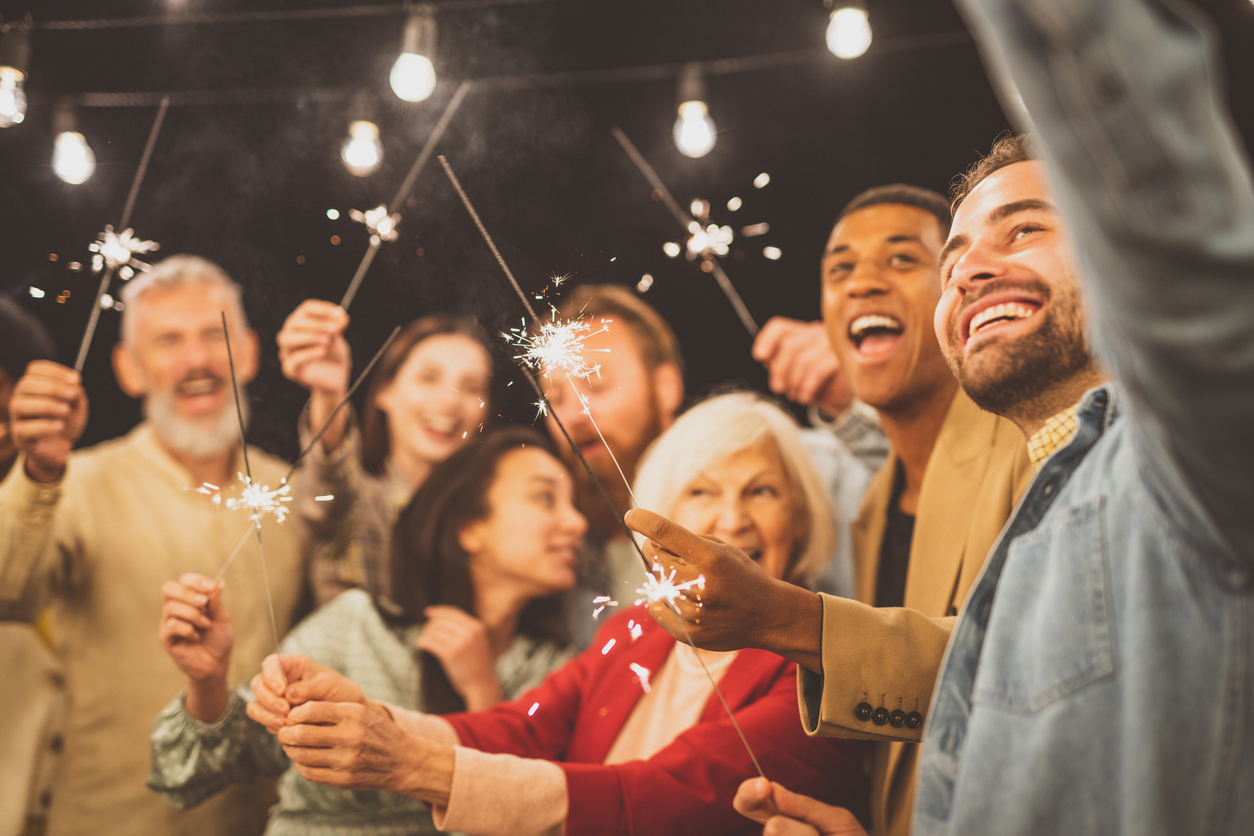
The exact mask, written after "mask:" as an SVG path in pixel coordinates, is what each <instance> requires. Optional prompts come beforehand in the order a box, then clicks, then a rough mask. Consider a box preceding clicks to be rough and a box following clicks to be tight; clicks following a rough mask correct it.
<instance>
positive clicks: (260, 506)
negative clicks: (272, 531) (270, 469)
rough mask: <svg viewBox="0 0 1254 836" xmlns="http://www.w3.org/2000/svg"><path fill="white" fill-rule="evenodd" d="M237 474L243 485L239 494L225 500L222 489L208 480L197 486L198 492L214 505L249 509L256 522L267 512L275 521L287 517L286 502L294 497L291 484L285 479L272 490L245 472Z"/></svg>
mask: <svg viewBox="0 0 1254 836" xmlns="http://www.w3.org/2000/svg"><path fill="white" fill-rule="evenodd" d="M236 475H237V476H238V477H239V481H240V484H242V485H243V488H242V489H241V490H240V495H239V496H233V497H228V498H227V499H225V500H224V499H223V498H222V489H221V488H219V487H218V486H217V485H211V484H209V483H208V482H204V483H202V484H201V486H200V487H199V488H196V493H199V494H204V495H205V496H207V497H209V500H210V501H211V502H213V504H214V505H225V506H226V507H227V508H228V509H229V510H231V511H241V510H242V511H247V512H248V516H249V517H250V518H251V519H252V520H253V521H255V522H261V519H262V517H264V516H266V515H267V514H273V515H274V521H275V522H279V523H281V522H283V521H284V520H285V519H287V515H288V513H289V512H288V508H287V505H285V504H284V503H286V502H291V501H292V498H291V497H290V496H288V493H289V492H290V491H291V489H292V486H291V485H289V484H287V482H286V481H284V482H283V483H282V484H281V485H280V486H279V487H278V488H276V489H275V490H270V486H269V485H256V484H253V480H252V478H251V477H249V476H246V475H244V474H243V473H239V474H236Z"/></svg>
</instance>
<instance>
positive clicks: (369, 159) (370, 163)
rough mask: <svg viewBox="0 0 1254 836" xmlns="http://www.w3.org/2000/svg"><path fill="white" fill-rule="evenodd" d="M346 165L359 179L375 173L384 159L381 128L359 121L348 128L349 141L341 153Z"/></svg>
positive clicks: (372, 123) (371, 123)
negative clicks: (380, 138)
mask: <svg viewBox="0 0 1254 836" xmlns="http://www.w3.org/2000/svg"><path fill="white" fill-rule="evenodd" d="M340 156H341V157H342V158H343V160H344V165H346V166H347V167H348V170H349V171H350V172H351V173H353V174H355V175H357V176H358V177H365V176H366V175H367V174H369V173H370V172H372V171H374V170H375V168H376V167H377V166H378V165H379V161H380V160H381V159H383V146H382V145H380V144H379V126H378V125H376V124H375V123H374V122H367V121H365V120H359V121H357V122H354V123H353V124H351V125H349V126H348V141H346V142H345V143H344V150H343V151H341V152H340Z"/></svg>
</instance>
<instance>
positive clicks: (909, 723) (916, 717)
mask: <svg viewBox="0 0 1254 836" xmlns="http://www.w3.org/2000/svg"><path fill="white" fill-rule="evenodd" d="M921 725H923V715H922V714H920V713H919V712H917V711H911V712H910V713H909V714H907V715H906V728H908V729H917V728H918V727H919V726H921Z"/></svg>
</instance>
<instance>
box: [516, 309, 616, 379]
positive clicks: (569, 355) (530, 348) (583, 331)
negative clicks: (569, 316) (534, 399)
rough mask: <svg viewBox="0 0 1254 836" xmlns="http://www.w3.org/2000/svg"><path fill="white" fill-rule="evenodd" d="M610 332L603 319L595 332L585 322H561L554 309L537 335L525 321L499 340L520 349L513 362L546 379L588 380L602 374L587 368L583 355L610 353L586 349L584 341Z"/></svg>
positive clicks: (599, 369)
mask: <svg viewBox="0 0 1254 836" xmlns="http://www.w3.org/2000/svg"><path fill="white" fill-rule="evenodd" d="M609 330H610V329H609V322H608V321H607V320H604V319H602V320H601V327H600V328H597V329H596V330H595V331H594V330H593V325H592V322H590V321H589V320H586V319H574V320H570V321H569V322H563V321H562V320H561V319H560V318H559V317H558V315H557V308H553V309H552V313H551V314H550V316H549V319H548V320H546V321H545V322H543V323H541V324H540V328H539V330H538V331H537V332H535V333H532V332H531V331H529V330H528V329H527V323H526V322H525V321H524V322H523V327H521V328H511V329H510V330H509V331H503V332H502V333H501V336H502V337H504V338H505V341H506V342H508V343H509V344H510V345H513V346H515V347H517V348H520V349H522V353H521V354H516V355H514V359H515V360H521V361H523V362H524V363H526V364H527V365H529V366H531V367H532V368H533V369H536V370H538V371H540V372H542V373H543V374H544V375H545V376H546V377H552V375H553V372H554V371H561V372H562V373H563V374H566V375H569V376H571V377H578V378H581V379H583V380H587V379H588V378H590V377H592V376H593V375H594V374H595V375H598V376H599V375H600V374H601V365H600V364H599V363H595V364H593V365H588V361H587V360H586V359H585V355H586V354H588V353H589V352H590V351H597V352H602V353H608V352H609V349H608V348H600V349H586V348H584V341H585V340H586V339H588V337H591V336H592V335H593V334H603V333H605V332H606V331H609Z"/></svg>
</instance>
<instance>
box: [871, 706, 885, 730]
mask: <svg viewBox="0 0 1254 836" xmlns="http://www.w3.org/2000/svg"><path fill="white" fill-rule="evenodd" d="M871 722H872V723H874V724H875V725H877V726H882V725H884V724H885V723H887V722H888V709H887V708H885V707H884V706H882V705H881V706H880V707H879V708H877V709H875V712H874V713H873V714H872V715H871Z"/></svg>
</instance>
